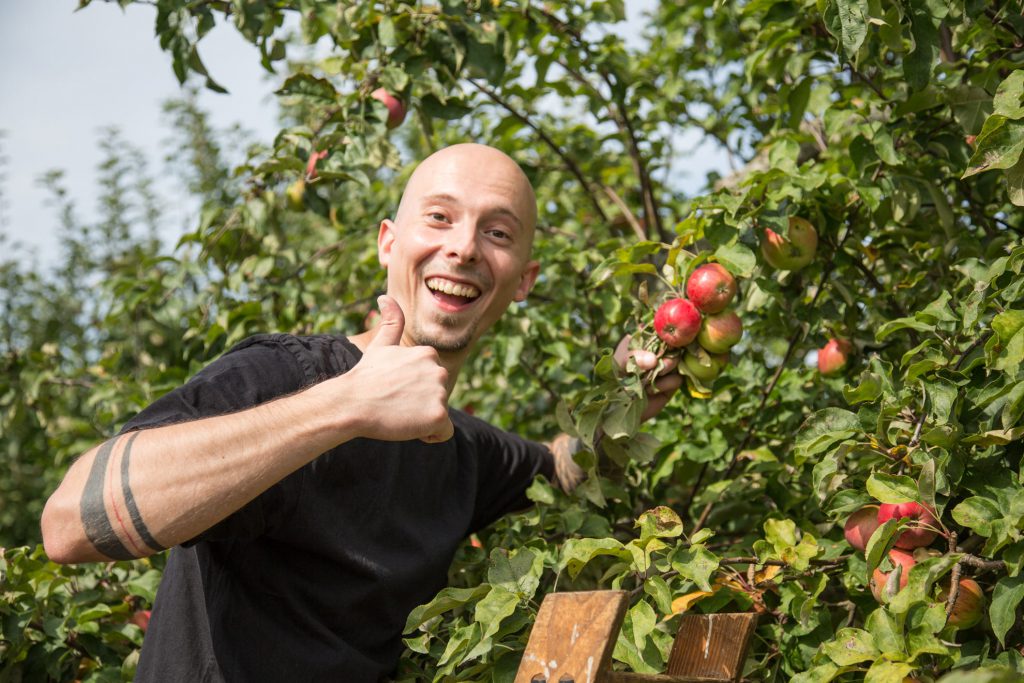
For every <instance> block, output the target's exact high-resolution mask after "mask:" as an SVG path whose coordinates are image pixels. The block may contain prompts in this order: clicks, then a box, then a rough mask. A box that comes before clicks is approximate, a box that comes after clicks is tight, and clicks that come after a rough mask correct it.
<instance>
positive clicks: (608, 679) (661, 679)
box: [604, 671, 722, 683]
mask: <svg viewBox="0 0 1024 683" xmlns="http://www.w3.org/2000/svg"><path fill="white" fill-rule="evenodd" d="M721 680H722V679H720V678H705V677H701V676H670V675H668V674H635V673H631V672H628V671H609V672H608V673H607V674H605V679H604V683H720V682H721Z"/></svg>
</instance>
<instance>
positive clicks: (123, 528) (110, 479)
mask: <svg viewBox="0 0 1024 683" xmlns="http://www.w3.org/2000/svg"><path fill="white" fill-rule="evenodd" d="M123 456H124V454H122V457H123ZM111 460H113V458H111ZM110 465H111V466H110V467H109V468H107V472H108V473H109V476H108V477H107V491H109V492H110V509H112V510H113V511H114V517H116V518H117V523H118V524H119V525H120V527H121V531H123V532H124V537H125V538H127V539H128V542H129V543H130V544H131V546H132V550H134V551H135V555H136V556H137V557H142V556H143V555H145V554H146V553H145V552H143V551H142V550H141V549H140V548H139V546H137V545H136V544H135V539H134V538H132V535H131V534H130V533H128V527H126V526H125V525H124V520H123V519H121V511H120V510H118V509H117V502H115V500H114V470H116V469H117V468H116V467H114V466H113V465H114V463H110Z"/></svg>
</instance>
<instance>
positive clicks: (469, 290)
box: [426, 276, 480, 312]
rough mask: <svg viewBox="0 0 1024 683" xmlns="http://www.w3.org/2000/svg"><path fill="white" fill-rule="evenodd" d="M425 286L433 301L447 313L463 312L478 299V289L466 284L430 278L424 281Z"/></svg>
mask: <svg viewBox="0 0 1024 683" xmlns="http://www.w3.org/2000/svg"><path fill="white" fill-rule="evenodd" d="M426 285H427V289H428V290H429V291H430V294H431V296H433V298H434V300H435V301H436V302H437V303H438V304H439V305H440V306H441V308H442V309H444V310H446V311H449V312H456V311H461V310H464V309H466V308H467V307H469V306H470V305H472V303H473V302H474V301H476V300H477V299H478V298H480V289H479V288H477V287H476V286H475V285H471V284H469V283H466V282H458V281H456V280H450V279H448V278H445V277H439V276H432V277H428V278H427V279H426Z"/></svg>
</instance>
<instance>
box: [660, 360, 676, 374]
mask: <svg viewBox="0 0 1024 683" xmlns="http://www.w3.org/2000/svg"><path fill="white" fill-rule="evenodd" d="M677 365H679V359H678V358H677V357H675V356H670V357H667V358H662V359H661V365H660V366H659V367H658V376H659V377H660V376H661V375H664V374H666V373H668V372H671V371H672V370H675V369H676V366H677Z"/></svg>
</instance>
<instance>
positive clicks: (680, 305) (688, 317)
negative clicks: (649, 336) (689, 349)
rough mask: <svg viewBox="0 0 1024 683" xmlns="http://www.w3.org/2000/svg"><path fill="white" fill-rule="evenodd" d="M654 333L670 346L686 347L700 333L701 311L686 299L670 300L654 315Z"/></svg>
mask: <svg viewBox="0 0 1024 683" xmlns="http://www.w3.org/2000/svg"><path fill="white" fill-rule="evenodd" d="M654 331H655V332H657V333H658V336H659V337H661V340H662V341H663V342H665V343H666V344H668V345H669V346H672V347H674V348H679V347H680V346H686V345H687V344H689V343H690V342H692V341H693V340H694V339H695V338H696V336H697V333H698V332H699V331H700V311H698V310H697V307H696V306H694V305H693V304H692V303H691V302H689V301H687V300H686V299H669V300H668V301H666V302H665V303H663V304H662V305H661V306H659V307H658V310H657V312H656V313H655V314H654Z"/></svg>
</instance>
